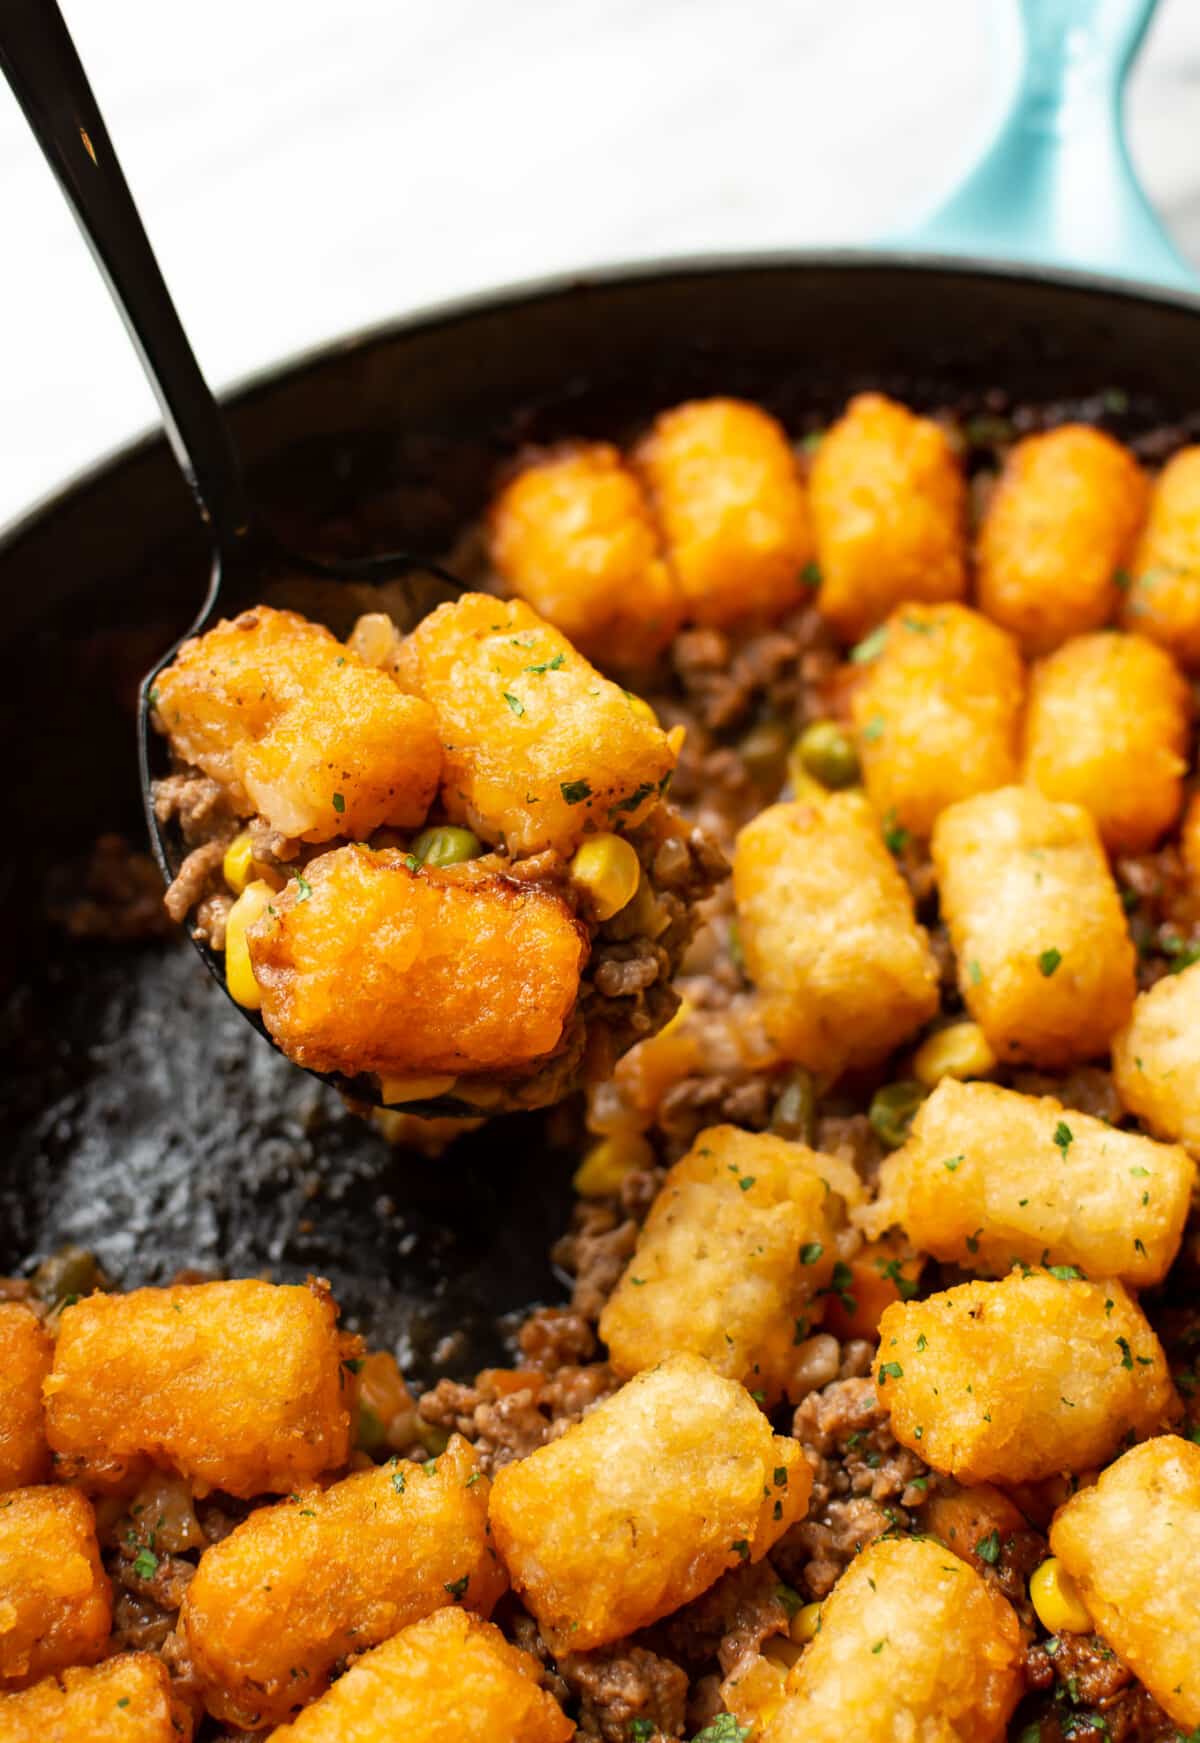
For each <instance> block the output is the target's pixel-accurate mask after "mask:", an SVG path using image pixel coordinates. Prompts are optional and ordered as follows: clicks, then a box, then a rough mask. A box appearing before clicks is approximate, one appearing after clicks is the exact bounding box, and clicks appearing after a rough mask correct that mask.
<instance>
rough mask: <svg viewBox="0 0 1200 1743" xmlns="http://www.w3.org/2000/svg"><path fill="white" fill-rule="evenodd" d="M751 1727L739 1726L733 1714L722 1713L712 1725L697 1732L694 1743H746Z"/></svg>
mask: <svg viewBox="0 0 1200 1743" xmlns="http://www.w3.org/2000/svg"><path fill="white" fill-rule="evenodd" d="M749 1735H750V1727H749V1725H739V1724H738V1722H737V1720H736V1719H735V1718H734V1716H733V1714H732V1713H720V1714H718V1716H717V1717H716V1718H715V1719H714V1720H713V1722H712V1724H711V1725H706V1726H705V1727H704V1729H703V1731H697V1732H696V1735H695V1736H694V1737H693V1739H692V1743H746V1739H747V1737H748V1736H749Z"/></svg>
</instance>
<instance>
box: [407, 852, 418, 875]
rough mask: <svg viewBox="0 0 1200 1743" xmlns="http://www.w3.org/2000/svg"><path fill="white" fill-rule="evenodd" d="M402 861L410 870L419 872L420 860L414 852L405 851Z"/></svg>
mask: <svg viewBox="0 0 1200 1743" xmlns="http://www.w3.org/2000/svg"><path fill="white" fill-rule="evenodd" d="M404 863H405V865H406V866H407V867H408V869H409V871H410V872H419V871H420V869H421V862H420V860H419V859H418V858H417V856H416V854H415V853H406V854H405V856H404Z"/></svg>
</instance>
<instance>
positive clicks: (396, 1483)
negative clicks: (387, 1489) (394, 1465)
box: [392, 1471, 405, 1495]
mask: <svg viewBox="0 0 1200 1743" xmlns="http://www.w3.org/2000/svg"><path fill="white" fill-rule="evenodd" d="M392 1488H393V1489H395V1491H396V1493H397V1495H403V1493H404V1490H405V1481H404V1472H403V1471H393V1472H392Z"/></svg>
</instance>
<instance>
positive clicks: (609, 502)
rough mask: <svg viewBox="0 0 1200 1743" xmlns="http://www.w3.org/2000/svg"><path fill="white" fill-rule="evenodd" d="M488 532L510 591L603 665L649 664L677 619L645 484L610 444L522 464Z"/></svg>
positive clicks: (678, 605)
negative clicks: (643, 487)
mask: <svg viewBox="0 0 1200 1743" xmlns="http://www.w3.org/2000/svg"><path fill="white" fill-rule="evenodd" d="M488 531H489V535H490V540H489V543H490V549H491V556H492V561H493V562H494V563H495V565H496V567H497V569H498V570H499V571H500V574H501V575H502V576H503V578H504V580H505V581H506V582H507V584H508V587H509V588H510V590H511V591H512V592H513V593H515V594H516V595H517V596H518V598H520V599H523V600H525V602H526V604H528V605H531V606H532V607H533V609H534V610H535V611H536V612H538V613H539V614H540V615H541V616H542V617H544V618H545V619H546V621H547V622H548V623H552V624H553V625H554V627H555V628H556V629H560V630H561V631H562V633H563V634H564V635H565V636H568V637H569V638H570V639H571V641H573V642H574V643H575V646H576V647H577V648H579V649H581V650H582V652H583V653H585V654H587V655H588V656H589V658H591V659H595V660H599V661H600V663H601V664H602V665H604V666H606V667H615V668H616V669H617V670H626V671H627V670H637V669H638V668H639V667H645V666H648V665H649V664H650V663H651V662H652V661H653V660H654V659H655V658H656V657H657V655H659V654H660V653H661V652H662V650H663V649H664V648H665V647H666V645H667V643H668V642H669V641H670V640H671V637H672V636H673V635H674V634H675V631H676V630H677V629H678V628H679V625H680V623H681V622H682V621H683V594H682V593H681V591H680V588H679V584H678V582H677V581H676V579H675V577H674V575H673V574H672V573H671V570H670V568H669V567H668V565H667V564H666V562H664V560H663V557H662V555H661V553H660V550H659V544H658V534H657V532H656V531H655V528H654V523H653V521H652V520H651V518H650V509H649V505H648V504H647V502H646V498H645V496H644V495H643V493H642V488H641V485H640V484H639V483H638V481H637V479H636V477H635V476H634V474H633V473H632V472H631V471H630V470H629V468H628V467H627V466H625V465H624V464H623V462H622V460H621V456H620V454H619V453H618V452H617V450H616V449H615V448H613V447H610V446H609V444H608V443H606V442H590V443H581V444H579V445H578V446H574V447H571V448H568V449H566V450H563V451H560V452H558V453H553V454H550V455H548V456H546V457H545V458H544V459H540V460H537V461H535V462H534V463H533V464H532V465H530V466H527V467H526V468H525V469H524V470H523V471H522V472H520V473H519V474H518V475H517V477H516V478H514V479H513V480H512V482H511V483H510V484H508V485H506V486H505V488H504V489H503V490H502V491H501V492H500V495H499V496H498V497H497V499H496V501H495V502H494V503H493V504H492V507H491V510H490V512H489V516H488Z"/></svg>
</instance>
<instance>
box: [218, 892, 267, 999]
mask: <svg viewBox="0 0 1200 1743" xmlns="http://www.w3.org/2000/svg"><path fill="white" fill-rule="evenodd" d="M274 894H275V891H274V890H273V889H272V888H271V886H270V884H267V883H264V882H263V881H262V879H261V878H256V879H255V880H254V882H253V883H249V884H247V885H246V887H245V889H244V890H243V891H242V893H241V895H240V896H239V897H238V899H237V901H236V902H235V903H234V904H233V907H232V908H230V910H229V918H228V919H227V920H226V922H225V985H226V986H227V987H228V988H229V995H230V997H231V998H233V999H236V1000H237V1002H238V1004H239V1005H242V1006H243V1007H244V1008H245V1009H246V1010H247V1011H257V1010H259V1009H260V1008H261V1006H262V993H261V991H260V990H259V985H258V982H257V981H256V980H255V978H254V970H253V969H252V968H251V966H250V946H249V945H248V944H247V943H246V928H247V927H248V926H253V924H254V922H255V921H256V920H257V919H259V918H260V916H261V915H263V914H264V913H265V912H266V910H267V906H268V904H269V903H270V900H271V897H272V896H273V895H274Z"/></svg>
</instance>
